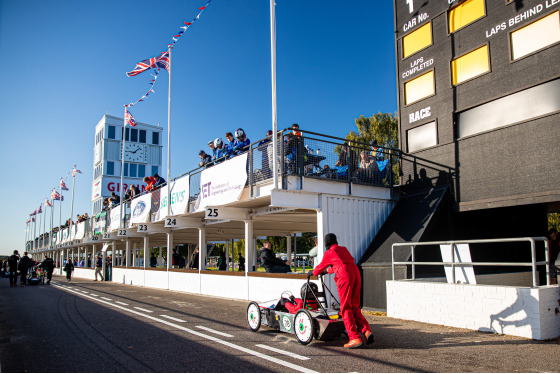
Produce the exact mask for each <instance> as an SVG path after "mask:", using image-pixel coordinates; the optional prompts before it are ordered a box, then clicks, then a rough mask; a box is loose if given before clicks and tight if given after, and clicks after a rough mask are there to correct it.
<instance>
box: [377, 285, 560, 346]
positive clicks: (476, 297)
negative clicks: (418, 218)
mask: <svg viewBox="0 0 560 374" xmlns="http://www.w3.org/2000/svg"><path fill="white" fill-rule="evenodd" d="M559 299H560V288H559V287H558V286H545V287H539V288H530V287H508V286H487V285H470V284H447V283H435V282H420V281H410V280H408V281H407V280H401V281H387V315H388V316H389V317H393V318H400V319H405V320H413V321H419V322H427V323H433V324H439V325H445V326H453V327H459V328H465V329H470V330H480V331H488V332H496V333H499V334H507V335H515V336H522V337H526V338H531V339H538V340H544V339H553V338H556V337H558V336H560V313H559V314H557V310H558V309H557V308H558V307H559V304H558V300H559Z"/></svg>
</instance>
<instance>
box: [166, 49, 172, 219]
mask: <svg viewBox="0 0 560 374" xmlns="http://www.w3.org/2000/svg"><path fill="white" fill-rule="evenodd" d="M172 50H173V46H172V45H171V46H169V85H168V92H167V216H168V217H169V216H170V215H171V51H172Z"/></svg>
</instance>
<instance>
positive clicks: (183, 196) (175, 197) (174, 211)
mask: <svg viewBox="0 0 560 374" xmlns="http://www.w3.org/2000/svg"><path fill="white" fill-rule="evenodd" d="M170 184H171V216H177V215H179V214H185V213H188V212H187V209H188V207H189V187H190V176H189V175H185V176H184V177H182V178H181V179H177V180H175V181H173V182H171V183H170ZM165 217H167V186H165V187H163V188H161V189H160V197H159V210H158V212H157V216H156V221H161V220H163V219H165Z"/></svg>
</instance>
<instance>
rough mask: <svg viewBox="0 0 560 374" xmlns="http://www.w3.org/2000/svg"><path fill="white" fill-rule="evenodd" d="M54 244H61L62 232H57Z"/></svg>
mask: <svg viewBox="0 0 560 374" xmlns="http://www.w3.org/2000/svg"><path fill="white" fill-rule="evenodd" d="M56 243H57V244H62V230H58V233H57V239H56Z"/></svg>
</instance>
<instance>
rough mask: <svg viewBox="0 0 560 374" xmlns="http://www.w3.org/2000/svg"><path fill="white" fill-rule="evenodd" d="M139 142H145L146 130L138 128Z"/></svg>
mask: <svg viewBox="0 0 560 374" xmlns="http://www.w3.org/2000/svg"><path fill="white" fill-rule="evenodd" d="M140 143H146V130H140Z"/></svg>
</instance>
